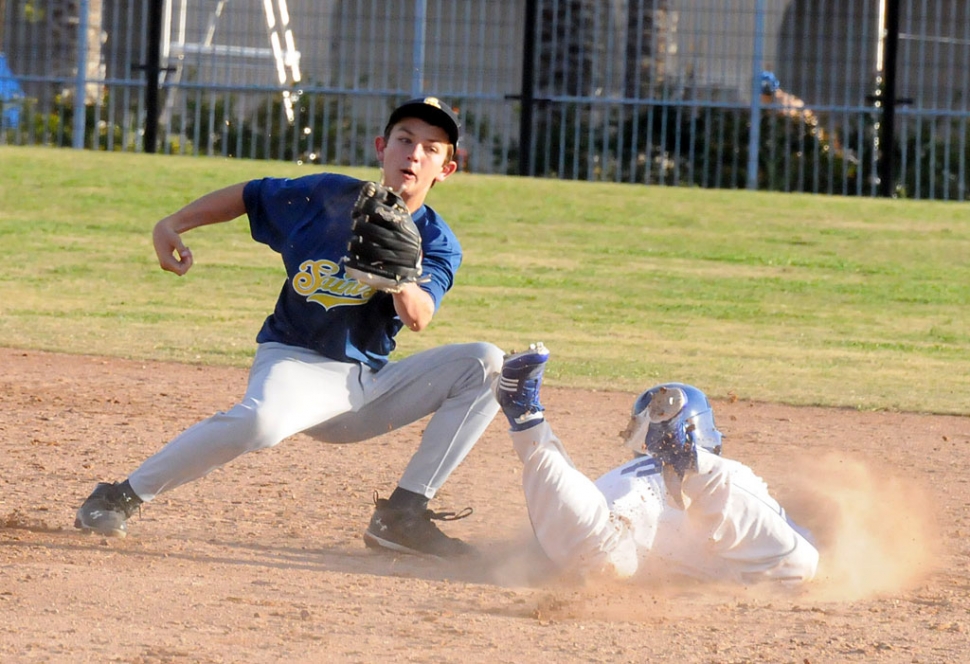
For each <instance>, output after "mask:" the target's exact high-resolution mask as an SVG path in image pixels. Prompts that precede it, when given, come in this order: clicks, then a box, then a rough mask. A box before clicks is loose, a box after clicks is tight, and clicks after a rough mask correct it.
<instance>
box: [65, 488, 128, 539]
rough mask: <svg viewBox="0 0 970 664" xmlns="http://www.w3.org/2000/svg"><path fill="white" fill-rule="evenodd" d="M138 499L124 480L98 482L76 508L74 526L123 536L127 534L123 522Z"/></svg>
mask: <svg viewBox="0 0 970 664" xmlns="http://www.w3.org/2000/svg"><path fill="white" fill-rule="evenodd" d="M141 503H142V500H141V498H139V497H138V496H137V495H135V492H134V491H132V490H131V487H130V486H128V483H127V482H123V483H121V484H119V483H118V482H115V483H114V484H108V483H107V482H100V483H99V484H98V486H96V487H95V488H94V491H92V492H91V495H90V496H88V499H87V500H85V501H84V503H82V504H81V507H79V508H78V510H77V515H76V516H75V517H74V527H75V528H80V529H81V530H90V531H93V532H96V533H100V534H102V535H107V536H109V537H125V536H127V535H128V526H127V525H126V524H125V522H126V521H128V517H130V516H131V515H132V514H134V512H135V510H137V509H138V506H139V505H141Z"/></svg>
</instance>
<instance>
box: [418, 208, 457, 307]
mask: <svg viewBox="0 0 970 664" xmlns="http://www.w3.org/2000/svg"><path fill="white" fill-rule="evenodd" d="M415 223H416V224H417V226H418V229H419V230H420V232H421V250H422V251H423V252H424V255H423V257H422V259H421V268H422V276H425V277H429V280H428V281H427V282H426V283H423V284H421V288H422V289H423V290H424V291H425V292H426V293H428V295H430V296H431V299H432V300H434V305H435V309H436V310H437V309H438V307H439V306H440V305H441V300H442V299H443V298H444V296H445V293H447V292H448V291H449V290H451V287H452V286H454V284H455V274H456V273H457V272H458V268H459V267H460V266H461V262H462V249H461V244H460V243H459V242H458V238H457V237H456V236H455V234H454V233H453V232H452V231H451V229H450V228H449V227H448V225H447V224H445V222H444V221H443V220H442V219H441V217H439V216H438V215H437V213H435V211H434V210H432V209H430V208H426V212H425V214H424V215H423V217H420V218H419V219H417V220H416V221H415Z"/></svg>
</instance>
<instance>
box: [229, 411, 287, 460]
mask: <svg viewBox="0 0 970 664" xmlns="http://www.w3.org/2000/svg"><path fill="white" fill-rule="evenodd" d="M221 417H222V419H224V422H223V424H224V426H229V427H232V429H233V439H234V440H235V441H236V444H237V445H238V446H239V447H240V448H241V449H242V451H243V452H254V451H256V450H262V449H266V448H267V447H273V446H274V445H276V444H277V443H279V442H280V441H281V440H282V439H283V435H281V433H280V427H279V426H278V425H279V423H280V418H279V416H275V415H274V416H271V415H268V414H267V413H265V412H264V411H262V410H261V409H260V408H259V407H258V406H257V405H256V404H253V403H249V402H244V403H241V404H238V405H236V406H234V407H233V408H232V409H231V410H229V411H228V412H227V413H224V414H223V415H222V416H221Z"/></svg>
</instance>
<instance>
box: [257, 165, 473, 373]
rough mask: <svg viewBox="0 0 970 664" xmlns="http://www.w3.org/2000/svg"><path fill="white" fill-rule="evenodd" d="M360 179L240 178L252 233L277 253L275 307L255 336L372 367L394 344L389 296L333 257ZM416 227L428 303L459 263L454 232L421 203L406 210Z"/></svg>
mask: <svg viewBox="0 0 970 664" xmlns="http://www.w3.org/2000/svg"><path fill="white" fill-rule="evenodd" d="M362 184H363V183H362V181H361V180H357V179H355V178H351V177H347V176H345V175H336V174H333V173H321V174H317V175H308V176H305V177H301V178H296V179H281V178H264V179H262V180H253V181H251V182H249V183H247V184H246V187H245V189H244V191H243V200H244V201H245V204H246V212H247V213H248V215H249V226H250V230H251V232H252V236H253V239H254V240H256V241H257V242H262V243H264V244H267V245H269V246H270V247H272V248H273V249H274V250H275V251H277V252H278V253H279V254H280V255H281V256H282V258H283V264H284V266H285V267H286V283H284V284H283V288H282V290H281V291H280V295H279V299H278V300H277V302H276V309H275V310H274V311H273V313H272V314H271V315H270V316H269V317H267V318H266V321H265V322H264V323H263V327H262V329H261V330H260V331H259V334H258V335H257V336H256V341H257V342H259V343H265V342H269V341H276V342H279V343H284V344H288V345H291V346H301V347H303V348H309V349H311V350H314V351H316V352H318V353H320V354H322V355H325V356H326V357H329V358H331V359H334V360H340V361H345V362H361V363H363V364H366V365H367V366H369V367H371V368H373V369H380V368H381V367H383V366H384V365H385V364H387V361H388V355H390V353H391V351H393V350H394V347H395V342H394V337H395V335H396V334H397V333H398V332H399V331H400V330H401V328H402V327H403V326H404V323H403V322H402V321H401V319H400V318H399V317H398V316H397V314H396V312H395V311H394V302H393V298H392V296H391V295H390V294H388V293H384V292H382V291H379V290H377V289H374V288H371V287H370V286H366V285H364V284H361V283H360V282H358V281H356V280H354V279H351V278H350V277H348V276H346V274H344V266H343V263H342V262H341V259H342V258H343V257H344V255H345V254H346V252H347V243H348V242H349V241H350V226H351V217H350V212H351V209H352V208H353V205H354V202H355V201H356V200H357V194H358V193H359V192H360V188H361V186H362ZM412 217H413V219H414V223H415V224H416V225H417V227H418V230H419V231H420V232H421V244H422V249H423V251H424V258H423V261H422V267H423V270H424V273H423V276H426V277H430V281H428V282H427V283H424V284H421V288H422V289H424V291H425V292H427V293H428V294H429V295H430V296H431V298H432V299H433V300H434V305H435V309H436V310H437V308H438V306H439V305H440V303H441V299H442V298H443V297H444V295H445V293H446V292H447V291H448V290H449V289H451V287H452V285H453V284H454V278H455V272H456V271H457V270H458V266H459V265H461V259H462V253H461V246H460V245H459V243H458V238H456V237H455V234H454V233H453V232H452V231H451V229H450V228H448V225H447V224H445V222H444V220H442V219H441V217H439V216H438V214H437V213H436V212H435V211H434V210H432V209H431V208H429V207H428V206H423V207H421V208H420V209H419V210H417V211H416V212H415V213H414V214H413V215H412Z"/></svg>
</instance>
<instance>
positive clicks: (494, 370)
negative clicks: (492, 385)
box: [472, 341, 505, 381]
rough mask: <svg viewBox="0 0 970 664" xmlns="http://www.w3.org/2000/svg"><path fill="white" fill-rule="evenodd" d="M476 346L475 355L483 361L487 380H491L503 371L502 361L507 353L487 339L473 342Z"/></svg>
mask: <svg viewBox="0 0 970 664" xmlns="http://www.w3.org/2000/svg"><path fill="white" fill-rule="evenodd" d="M472 346H474V347H475V357H477V358H478V360H479V362H481V365H482V368H483V369H484V371H485V380H486V381H491V377H492V376H494V375H496V374H498V373H499V372H500V371H502V362H503V361H504V360H505V353H504V352H503V351H502V349H501V348H499V347H498V346H496V345H495V344H490V343H488V342H485V341H481V342H477V343H474V344H472Z"/></svg>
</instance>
